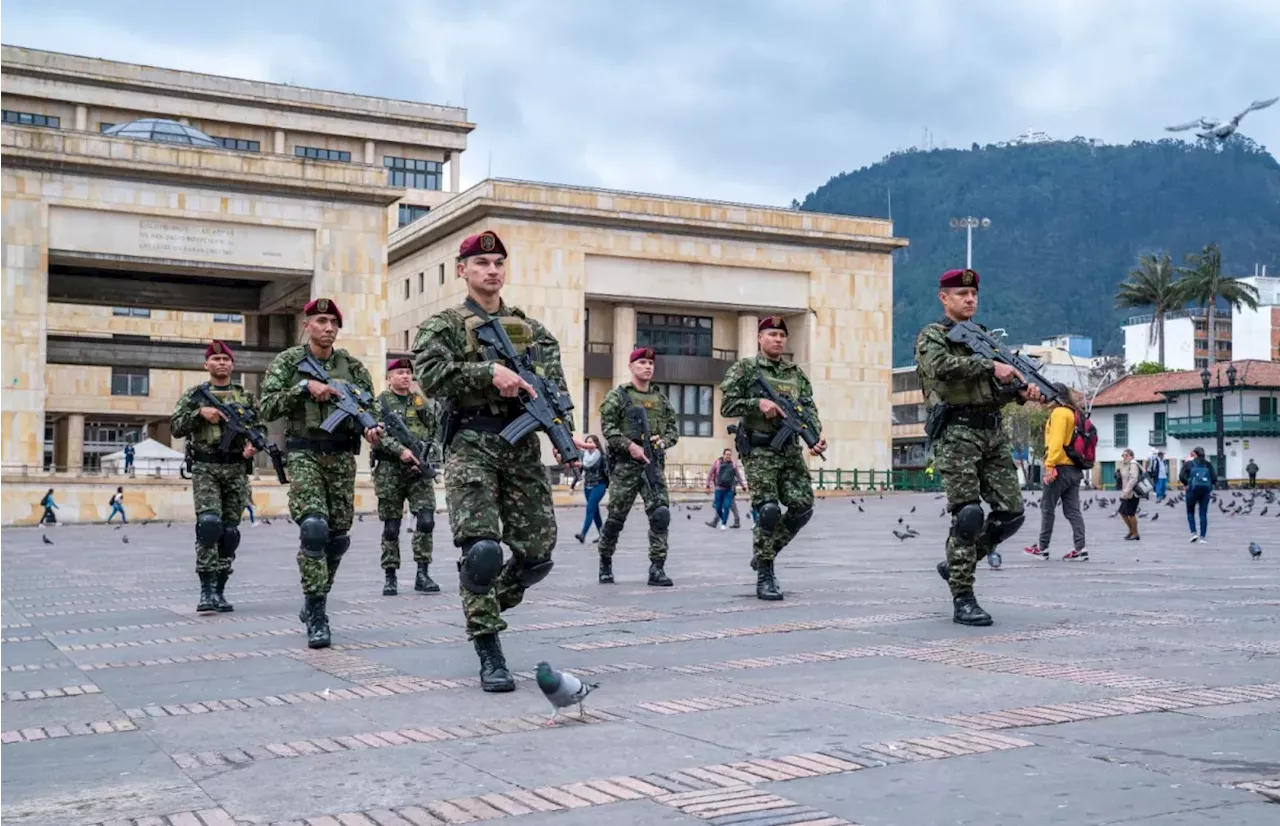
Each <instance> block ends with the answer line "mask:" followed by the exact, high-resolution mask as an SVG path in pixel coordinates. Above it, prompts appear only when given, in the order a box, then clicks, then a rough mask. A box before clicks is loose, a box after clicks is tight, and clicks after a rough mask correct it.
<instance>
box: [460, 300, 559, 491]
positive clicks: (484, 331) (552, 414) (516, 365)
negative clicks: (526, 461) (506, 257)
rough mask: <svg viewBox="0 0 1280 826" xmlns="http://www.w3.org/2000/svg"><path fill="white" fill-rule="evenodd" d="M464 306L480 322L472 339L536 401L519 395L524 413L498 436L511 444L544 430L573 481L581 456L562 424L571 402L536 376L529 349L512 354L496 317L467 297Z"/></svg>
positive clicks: (513, 349)
mask: <svg viewBox="0 0 1280 826" xmlns="http://www.w3.org/2000/svg"><path fill="white" fill-rule="evenodd" d="M467 307H468V308H469V309H470V310H471V311H472V312H473V313H475V314H476V315H477V316H479V317H480V318H481V319H483V323H481V324H479V325H477V326H476V340H477V341H479V342H480V343H481V344H482V345H484V347H485V349H486V355H488V357H489V358H491V359H493V360H495V361H501V362H502V363H503V364H505V365H506V366H507V367H508V368H509V369H511V370H514V371H515V372H516V374H517V375H519V376H520V378H522V379H524V380H525V382H526V383H527V384H528V385H529V386H530V387H532V388H533V390H534V392H535V393H536V394H537V398H532V397H530V396H529V394H528V393H526V392H524V391H521V392H520V396H519V399H520V404H521V406H522V407H524V412H523V413H521V414H520V415H519V416H517V417H516V419H515V421H513V422H512V423H511V424H509V425H507V426H506V428H505V429H503V431H502V432H501V433H500V434H498V435H500V436H501V437H502V438H503V439H505V440H506V441H507V443H508V444H512V445H514V444H517V443H519V441H520V440H521V439H523V438H524V437H525V436H528V435H529V434H530V433H532V432H533V431H535V430H543V431H545V432H546V434H547V436H548V438H550V439H551V446H552V447H554V448H555V449H556V453H558V454H560V461H561V462H562V463H564V464H566V465H569V466H570V467H571V468H572V471H573V479H574V481H575V482H576V481H577V480H578V478H579V473H578V469H577V468H576V467H573V463H574V462H578V461H580V460H581V459H582V454H581V453H580V452H579V451H578V446H577V445H575V444H574V443H573V434H572V433H571V432H569V428H568V426H567V425H566V424H565V419H566V418H568V416H569V411H571V410H573V400H572V399H570V398H569V394H568V393H562V392H561V391H560V388H559V387H557V386H556V385H555V384H552V383H551V382H549V381H547V380H546V379H544V378H543V377H542V376H540V375H538V372H537V370H536V369H535V367H536V365H535V363H534V360H533V356H532V354H531V352H530V350H528V349H526V350H525V351H524V352H523V353H517V352H516V347H515V345H514V344H512V343H511V337H510V336H508V335H507V330H506V328H505V327H503V326H502V322H501V321H500V320H499V319H498V318H497V317H495V316H491V315H489V314H488V313H486V312H485V311H484V309H483V308H482V307H481V306H480V305H479V304H476V303H475V302H474V301H472V300H471V299H470V298H468V299H467Z"/></svg>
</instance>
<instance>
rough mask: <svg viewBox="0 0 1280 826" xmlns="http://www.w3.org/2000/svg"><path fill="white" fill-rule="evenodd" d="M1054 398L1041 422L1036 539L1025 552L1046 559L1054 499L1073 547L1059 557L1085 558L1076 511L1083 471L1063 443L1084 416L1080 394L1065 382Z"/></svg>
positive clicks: (1080, 515) (1081, 519)
mask: <svg viewBox="0 0 1280 826" xmlns="http://www.w3.org/2000/svg"><path fill="white" fill-rule="evenodd" d="M1055 387H1056V388H1057V390H1058V394H1059V395H1058V399H1060V400H1061V401H1054V402H1051V403H1050V407H1051V410H1050V412H1049V420H1048V421H1047V422H1045V425H1044V444H1045V457H1044V494H1043V496H1042V497H1041V499H1040V541H1039V542H1038V543H1036V544H1035V545H1032V546H1031V547H1030V548H1026V549H1025V550H1026V552H1027V553H1029V554H1031V555H1032V556H1038V557H1040V558H1041V559H1048V558H1049V541H1050V540H1051V539H1052V538H1053V521H1054V516H1055V515H1056V514H1055V513H1054V511H1055V510H1057V507H1058V502H1062V515H1063V516H1065V517H1066V518H1067V521H1068V522H1070V523H1071V539H1072V541H1073V545H1074V547H1073V548H1072V550H1070V551H1068V552H1067V553H1066V554H1064V555H1063V557H1062V558H1063V559H1070V560H1081V561H1083V560H1087V559H1088V558H1089V552H1088V551H1087V550H1086V549H1085V546H1084V540H1085V536H1084V514H1083V513H1081V511H1080V482H1081V481H1082V480H1083V479H1084V471H1083V470H1081V469H1080V468H1078V467H1076V464H1075V462H1073V461H1072V460H1071V457H1070V456H1068V455H1067V444H1068V443H1069V442H1070V441H1071V439H1072V436H1073V435H1074V434H1075V431H1076V424H1077V423H1078V422H1080V421H1082V420H1083V419H1084V411H1083V410H1082V409H1081V408H1080V396H1079V394H1077V393H1076V392H1075V391H1074V390H1072V389H1071V388H1069V387H1067V386H1066V385H1065V384H1058V385H1055Z"/></svg>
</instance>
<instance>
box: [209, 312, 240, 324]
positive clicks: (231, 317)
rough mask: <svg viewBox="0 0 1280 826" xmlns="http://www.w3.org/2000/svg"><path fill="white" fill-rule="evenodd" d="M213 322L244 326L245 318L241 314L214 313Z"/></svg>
mask: <svg viewBox="0 0 1280 826" xmlns="http://www.w3.org/2000/svg"><path fill="white" fill-rule="evenodd" d="M213 320H214V323H216V324H242V323H243V322H244V316H242V315H240V314H239V313H214V314H213Z"/></svg>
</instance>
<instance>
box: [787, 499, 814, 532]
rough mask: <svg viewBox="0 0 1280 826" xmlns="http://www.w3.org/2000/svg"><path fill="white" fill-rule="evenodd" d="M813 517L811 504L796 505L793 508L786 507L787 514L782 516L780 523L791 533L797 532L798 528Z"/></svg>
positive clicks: (806, 523)
mask: <svg viewBox="0 0 1280 826" xmlns="http://www.w3.org/2000/svg"><path fill="white" fill-rule="evenodd" d="M812 518H813V505H797V506H796V507H794V508H787V515H786V516H784V517H782V524H783V525H785V526H786V527H787V530H789V531H791V532H792V533H793V534H796V533H799V532H800V529H801V528H803V527H804V526H805V525H808V524H809V520H810V519H812Z"/></svg>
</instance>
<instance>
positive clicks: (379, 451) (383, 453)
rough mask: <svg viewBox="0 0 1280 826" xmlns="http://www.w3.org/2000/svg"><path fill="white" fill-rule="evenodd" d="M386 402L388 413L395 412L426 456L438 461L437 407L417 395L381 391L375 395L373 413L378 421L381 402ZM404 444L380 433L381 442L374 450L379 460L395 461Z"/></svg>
mask: <svg viewBox="0 0 1280 826" xmlns="http://www.w3.org/2000/svg"><path fill="white" fill-rule="evenodd" d="M383 400H386V402H387V406H388V407H390V408H391V410H392V411H394V412H396V413H399V414H400V416H401V417H402V418H403V419H404V421H405V424H407V425H408V426H409V432H410V433H412V434H413V435H414V436H416V437H418V438H419V439H421V440H422V441H423V442H425V443H426V445H427V457H428V458H429V459H431V460H433V461H434V460H438V459H439V457H440V406H439V405H438V404H436V403H435V402H434V401H433V400H431V399H428V398H427V397H426V396H424V395H422V394H421V393H410V394H409V395H407V396H401V395H399V394H397V393H396V392H395V391H393V390H383V391H382V393H381V394H380V395H379V396H378V399H377V405H376V406H375V408H374V410H373V415H374V416H375V417H376V418H379V419H381V418H382V402H383ZM384 431H385V429H384ZM402 450H404V445H402V444H400V443H399V442H397V441H396V440H395V438H394V437H392V435H391V434H390V433H388V432H384V433H383V434H382V440H381V441H379V442H378V447H377V448H376V450H375V451H374V452H375V454H376V455H377V456H378V458H379V459H391V458H395V459H396V460H399V458H400V451H402Z"/></svg>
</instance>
